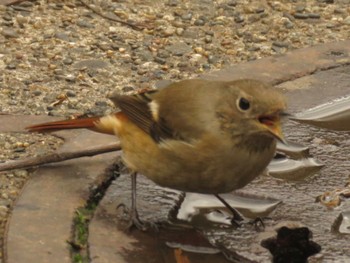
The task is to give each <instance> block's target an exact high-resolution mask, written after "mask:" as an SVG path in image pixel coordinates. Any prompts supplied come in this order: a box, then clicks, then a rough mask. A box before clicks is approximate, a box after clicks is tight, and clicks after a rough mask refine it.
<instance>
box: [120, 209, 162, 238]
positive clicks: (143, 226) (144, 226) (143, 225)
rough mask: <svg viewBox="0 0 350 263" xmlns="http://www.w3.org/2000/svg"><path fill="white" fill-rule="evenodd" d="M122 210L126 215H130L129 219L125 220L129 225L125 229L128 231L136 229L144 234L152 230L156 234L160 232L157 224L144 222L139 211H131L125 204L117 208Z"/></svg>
mask: <svg viewBox="0 0 350 263" xmlns="http://www.w3.org/2000/svg"><path fill="white" fill-rule="evenodd" d="M120 208H122V209H123V213H124V214H125V215H128V217H127V218H125V221H128V224H127V226H126V227H125V229H126V230H128V231H130V232H131V231H132V230H133V229H134V228H136V229H138V230H140V231H143V232H145V231H148V230H150V229H152V230H153V231H155V232H158V231H159V227H158V225H157V224H156V223H153V222H145V221H142V220H141V219H140V218H139V215H138V213H137V211H133V210H131V211H130V209H129V208H128V207H127V206H126V205H125V204H123V203H121V204H119V205H118V206H117V209H120Z"/></svg>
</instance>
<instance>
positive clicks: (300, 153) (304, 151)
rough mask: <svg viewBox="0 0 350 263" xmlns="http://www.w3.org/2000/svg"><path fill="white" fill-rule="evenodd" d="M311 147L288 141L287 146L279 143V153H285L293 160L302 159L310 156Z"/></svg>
mask: <svg viewBox="0 0 350 263" xmlns="http://www.w3.org/2000/svg"><path fill="white" fill-rule="evenodd" d="M309 150H310V149H309V147H307V146H304V145H301V144H298V143H296V142H290V141H288V143H287V144H283V143H280V142H277V152H283V153H285V154H286V155H288V156H289V157H291V158H296V159H297V158H302V157H306V156H308V155H309Z"/></svg>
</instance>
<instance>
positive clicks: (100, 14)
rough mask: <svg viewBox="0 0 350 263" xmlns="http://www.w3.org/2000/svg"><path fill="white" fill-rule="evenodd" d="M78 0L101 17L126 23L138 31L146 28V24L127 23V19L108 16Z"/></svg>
mask: <svg viewBox="0 0 350 263" xmlns="http://www.w3.org/2000/svg"><path fill="white" fill-rule="evenodd" d="M80 2H81V3H82V4H83V5H84V6H86V7H87V8H89V9H90V10H91V11H93V12H94V13H95V14H97V15H99V16H101V17H103V18H106V19H109V20H112V21H114V22H118V23H121V24H123V25H127V26H129V27H131V28H132V29H135V30H138V31H142V30H143V29H144V28H146V26H142V25H135V24H133V23H129V22H127V21H124V20H120V19H118V18H115V17H111V16H108V15H106V14H104V13H102V12H101V11H99V10H97V8H93V7H91V6H90V5H89V4H88V3H86V2H85V1H83V0H80Z"/></svg>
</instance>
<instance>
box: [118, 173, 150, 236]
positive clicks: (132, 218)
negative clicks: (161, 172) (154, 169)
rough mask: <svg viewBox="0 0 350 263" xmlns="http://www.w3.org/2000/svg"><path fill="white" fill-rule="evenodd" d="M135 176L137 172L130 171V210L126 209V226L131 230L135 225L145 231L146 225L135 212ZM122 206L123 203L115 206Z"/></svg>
mask: <svg viewBox="0 0 350 263" xmlns="http://www.w3.org/2000/svg"><path fill="white" fill-rule="evenodd" d="M136 177H137V173H136V172H132V173H131V211H127V212H128V214H129V224H128V226H127V228H128V229H129V230H132V228H133V227H136V228H137V229H139V230H142V231H146V230H147V227H146V224H145V223H144V222H142V221H141V220H140V218H139V214H138V212H137V207H136ZM120 207H124V208H125V205H124V204H119V205H118V207H117V208H120Z"/></svg>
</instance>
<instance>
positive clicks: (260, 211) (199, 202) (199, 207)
mask: <svg viewBox="0 0 350 263" xmlns="http://www.w3.org/2000/svg"><path fill="white" fill-rule="evenodd" d="M220 196H221V197H222V198H224V199H225V200H226V202H227V203H229V204H230V205H231V206H232V207H234V208H236V209H237V210H238V211H239V212H241V213H242V215H243V216H245V217H247V218H251V219H255V218H257V217H267V216H268V215H269V214H270V213H271V212H272V211H273V210H274V209H275V208H276V207H277V206H278V205H279V204H280V203H281V201H279V200H276V199H271V198H265V197H259V196H253V195H246V194H244V193H230V194H222V195H220ZM231 218H232V215H231V213H230V212H229V211H227V209H226V208H225V207H224V205H223V204H222V203H221V202H220V201H219V200H218V199H217V198H216V197H215V196H214V195H203V194H195V193H187V194H186V196H185V198H184V200H183V202H182V203H181V206H180V208H179V210H178V213H177V215H176V219H177V220H180V221H186V222H189V223H191V225H195V226H196V227H201V228H207V227H213V226H217V227H225V225H226V226H231V225H232V224H231Z"/></svg>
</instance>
